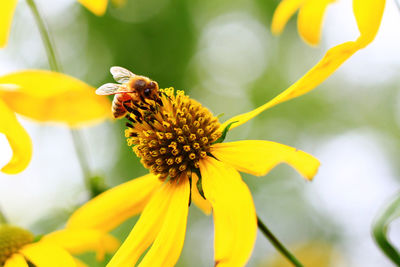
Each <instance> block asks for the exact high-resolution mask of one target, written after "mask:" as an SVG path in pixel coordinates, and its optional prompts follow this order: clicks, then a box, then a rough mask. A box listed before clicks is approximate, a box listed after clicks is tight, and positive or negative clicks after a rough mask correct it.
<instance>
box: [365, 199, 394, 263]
mask: <svg viewBox="0 0 400 267" xmlns="http://www.w3.org/2000/svg"><path fill="white" fill-rule="evenodd" d="M398 217H400V194H398V195H397V196H396V198H395V199H394V200H393V201H392V202H391V203H390V204H389V205H388V207H387V208H386V209H385V210H384V211H383V213H382V214H381V215H380V216H379V217H378V218H377V219H376V221H375V223H374V224H373V226H372V235H373V237H374V239H375V242H376V243H377V244H378V246H379V247H380V248H381V250H382V251H383V253H385V255H386V256H387V257H388V258H390V259H391V260H392V261H393V263H395V264H396V265H397V266H400V253H399V252H398V251H397V250H396V248H395V247H394V246H393V245H392V244H391V243H390V241H389V239H388V237H387V231H388V228H389V224H390V223H391V222H392V221H393V220H395V219H397V218H398Z"/></svg>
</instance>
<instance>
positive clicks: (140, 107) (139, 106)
mask: <svg viewBox="0 0 400 267" xmlns="http://www.w3.org/2000/svg"><path fill="white" fill-rule="evenodd" d="M132 103H133V104H134V105H135V106H136V107H137V108H139V109H141V110H148V108H147V107H144V106H141V105H139V104H138V103H136V102H133V101H132Z"/></svg>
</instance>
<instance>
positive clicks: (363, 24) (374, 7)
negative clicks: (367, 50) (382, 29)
mask: <svg viewBox="0 0 400 267" xmlns="http://www.w3.org/2000/svg"><path fill="white" fill-rule="evenodd" d="M384 9H385V0H353V12H354V16H355V17H356V21H357V26H358V30H359V31H360V37H359V38H358V39H357V42H358V43H359V44H360V48H363V47H365V46H367V45H368V44H369V43H371V42H372V41H373V40H374V38H375V36H376V34H377V32H378V30H379V26H380V24H381V20H382V15H383V11H384Z"/></svg>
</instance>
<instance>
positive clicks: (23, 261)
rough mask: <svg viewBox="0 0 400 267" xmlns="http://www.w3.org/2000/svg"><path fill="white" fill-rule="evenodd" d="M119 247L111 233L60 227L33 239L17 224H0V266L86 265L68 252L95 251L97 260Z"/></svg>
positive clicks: (46, 266)
mask: <svg viewBox="0 0 400 267" xmlns="http://www.w3.org/2000/svg"><path fill="white" fill-rule="evenodd" d="M118 246H119V242H118V240H116V239H115V238H114V237H113V236H111V235H108V234H105V233H102V232H100V231H96V230H93V229H92V230H91V229H87V230H59V231H55V232H53V233H50V234H48V235H45V236H43V237H42V238H40V240H39V241H35V237H34V235H33V234H32V233H31V232H29V231H27V230H25V229H22V228H20V227H16V226H12V225H7V224H2V225H0V266H3V265H4V267H28V266H31V265H30V264H28V262H29V263H31V264H34V265H35V266H36V267H50V266H59V267H62V266H65V267H73V266H85V265H84V264H83V263H82V262H80V261H79V260H77V259H74V258H73V257H72V256H71V254H79V253H84V252H87V251H96V252H97V255H98V259H102V258H103V257H104V254H105V253H112V252H114V251H115V250H116V249H117V248H118Z"/></svg>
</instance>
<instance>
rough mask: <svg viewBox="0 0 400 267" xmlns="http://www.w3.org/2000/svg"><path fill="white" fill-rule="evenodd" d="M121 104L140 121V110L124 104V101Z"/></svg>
mask: <svg viewBox="0 0 400 267" xmlns="http://www.w3.org/2000/svg"><path fill="white" fill-rule="evenodd" d="M123 105H124V108H125V109H126V110H127V111H128V112H130V113H133V114H134V115H135V116H136V117H135V119H136V120H137V121H138V122H139V123H142V120H141V118H142V113H140V112H139V111H137V110H136V109H133V108H131V107H130V106H128V105H126V103H123Z"/></svg>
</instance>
